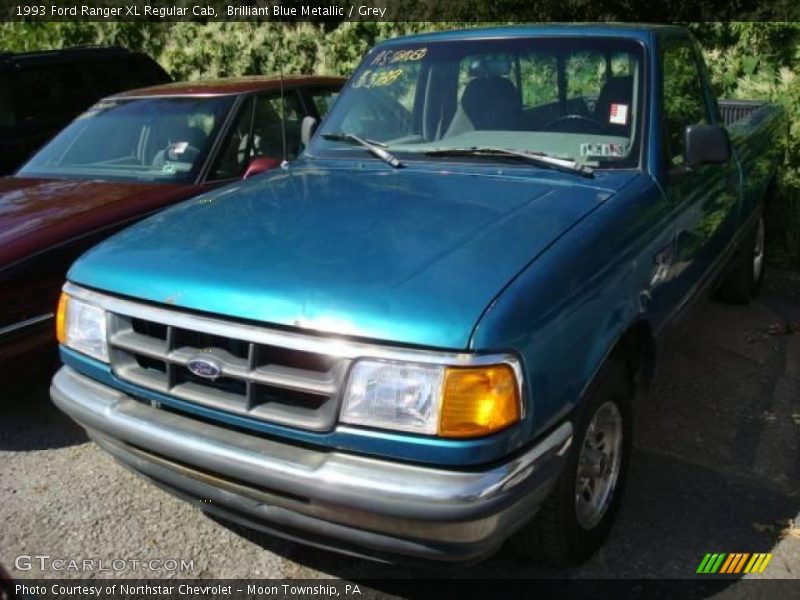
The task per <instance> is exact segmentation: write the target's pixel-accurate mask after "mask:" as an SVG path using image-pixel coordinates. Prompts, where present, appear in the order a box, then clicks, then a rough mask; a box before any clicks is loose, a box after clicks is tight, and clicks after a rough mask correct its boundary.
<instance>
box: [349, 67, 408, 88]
mask: <svg viewBox="0 0 800 600" xmlns="http://www.w3.org/2000/svg"><path fill="white" fill-rule="evenodd" d="M402 74H403V69H392V70H391V71H375V70H373V69H367V70H366V71H364V72H363V73H362V74H361V75H360V76H359V77H358V79H357V80H356V81H355V82H354V83H353V87H354V88H376V87H383V86H386V85H391V84H392V83H394V82H395V81H397V78H398V77H400V75H402Z"/></svg>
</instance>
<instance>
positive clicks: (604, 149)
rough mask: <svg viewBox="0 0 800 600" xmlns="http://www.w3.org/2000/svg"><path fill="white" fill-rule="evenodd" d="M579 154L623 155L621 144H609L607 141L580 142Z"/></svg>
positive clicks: (597, 155)
mask: <svg viewBox="0 0 800 600" xmlns="http://www.w3.org/2000/svg"><path fill="white" fill-rule="evenodd" d="M581 156H590V157H602V156H625V147H624V146H623V144H610V143H607V142H587V143H584V144H581Z"/></svg>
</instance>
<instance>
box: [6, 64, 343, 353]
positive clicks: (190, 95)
mask: <svg viewBox="0 0 800 600" xmlns="http://www.w3.org/2000/svg"><path fill="white" fill-rule="evenodd" d="M283 83H284V98H283V102H282V101H281V92H280V87H281V84H280V81H279V80H278V79H275V78H264V77H254V78H242V79H226V80H219V81H213V82H201V83H174V84H167V85H162V86H157V87H149V88H143V89H138V90H133V91H129V92H125V93H121V94H116V95H114V96H110V97H108V98H105V99H103V100H101V101H100V102H98V103H97V104H95V105H94V106H93V107H92V108H90V109H89V110H88V111H87V112H85V113H83V114H82V115H81V116H79V117H78V118H77V119H75V120H74V121H73V122H72V123H71V124H70V125H68V126H67V127H66V128H65V129H64V130H63V131H62V132H61V133H59V134H58V135H57V136H55V137H54V138H53V139H52V140H51V141H50V142H49V143H47V144H46V145H45V146H44V147H43V148H42V149H41V150H40V151H39V152H37V153H36V154H35V155H34V156H33V157H32V158H31V159H30V160H29V161H28V162H27V163H25V164H24V165H23V166H22V167H21V168H20V169H19V171H17V173H16V174H15V175H14V176H11V177H5V178H2V179H0V365H6V366H8V365H9V364H12V360H13V359H15V358H20V357H25V356H26V355H28V354H29V352H30V351H32V350H37V349H43V348H46V347H48V343H49V342H50V341H51V340H52V339H53V323H52V319H53V312H54V310H55V305H56V302H57V300H58V294H59V290H60V288H61V285H62V284H63V282H64V277H65V274H66V270H67V268H68V267H69V265H70V264H71V263H72V262H73V261H74V260H75V258H77V257H78V255H80V254H81V253H82V252H83V251H85V250H86V249H88V248H89V247H91V246H92V245H94V244H96V243H97V242H98V241H100V240H101V239H103V238H105V237H107V236H109V235H110V234H112V233H113V232H115V231H117V230H119V229H121V228H122V227H125V226H126V225H129V224H131V223H133V222H135V221H137V220H139V219H142V218H143V217H145V216H147V215H149V214H151V213H153V212H155V211H158V210H160V209H162V208H164V207H166V206H168V205H170V204H174V203H176V202H178V201H180V200H184V199H187V198H189V197H191V196H195V195H197V194H200V193H202V192H204V191H206V190H209V189H211V188H213V187H216V186H219V185H222V184H225V183H230V182H232V181H235V180H237V179H241V178H243V177H248V176H250V175H253V174H255V173H258V172H261V171H264V170H267V169H269V168H272V167H275V166H278V165H279V164H280V162H281V160H282V159H283V158H284V157H285V158H287V159H289V160H291V159H292V158H293V157H294V156H295V155H296V154H297V153H298V152H299V151H300V127H301V121H302V120H303V118H304V117H305V116H306V115H310V116H313V117H316V118H317V119H319V118H320V117H322V116H323V115H324V113H325V112H327V109H328V107H329V106H330V103H331V102H332V100H333V98H334V97H335V96H336V94H337V93H338V92H339V89H340V88H341V86H342V84H343V83H344V80H343V79H340V78H331V77H291V78H284V82H283ZM284 115H285V119H284V118H283V116H284ZM284 120H285V130H286V142H287V143H286V145H287V149H286V152H285V153H284V148H283V138H284V132H283V127H284V122H283V121H284ZM13 362H16V361H13Z"/></svg>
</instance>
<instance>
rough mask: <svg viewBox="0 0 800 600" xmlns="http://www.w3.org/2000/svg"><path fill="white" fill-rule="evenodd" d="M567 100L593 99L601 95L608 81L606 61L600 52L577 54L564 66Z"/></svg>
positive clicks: (570, 57)
mask: <svg viewBox="0 0 800 600" xmlns="http://www.w3.org/2000/svg"><path fill="white" fill-rule="evenodd" d="M564 70H565V75H566V78H567V98H584V99H588V98H592V99H595V98H597V96H599V95H600V90H601V88H602V87H603V84H604V83H605V81H606V59H605V57H604V56H603V55H602V54H601V53H600V52H591V51H587V52H576V53H573V54H570V55H569V56H568V57H567V60H566V64H565V66H564Z"/></svg>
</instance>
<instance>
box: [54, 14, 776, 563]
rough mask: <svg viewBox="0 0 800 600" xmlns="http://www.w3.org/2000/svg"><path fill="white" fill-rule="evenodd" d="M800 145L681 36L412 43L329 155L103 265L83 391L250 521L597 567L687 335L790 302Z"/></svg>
mask: <svg viewBox="0 0 800 600" xmlns="http://www.w3.org/2000/svg"><path fill="white" fill-rule="evenodd" d="M726 117H727V118H726ZM784 127H785V118H784V115H783V113H782V111H781V110H780V109H779V108H778V107H776V106H772V105H769V104H766V103H749V104H738V105H728V104H724V103H720V102H718V101H717V100H716V99H715V98H714V95H713V93H712V90H711V87H710V85H709V82H708V78H707V75H706V71H705V67H704V65H703V61H702V57H701V54H700V52H699V49H698V47H697V44H696V43H695V41H694V40H693V39H692V38H691V36H690V35H689V34H688V32H687V31H686V30H684V29H682V28H678V27H660V26H659V27H654V26H584V25H581V26H568V25H553V26H539V27H505V28H497V29H478V30H465V31H453V32H442V33H435V34H425V35H420V36H413V37H407V38H399V39H395V40H390V41H387V42H384V43H381V44H379V45H378V46H377V47H376V48H374V49H373V50H371V51H370V52H369V53H368V54H367V55H366V57H365V58H364V60H363V61H362V63H361V65H360V66H359V67H358V69H357V70H356V71H355V73H354V74H353V75H352V77H351V78H350V80H349V82H348V84H347V85H346V87H345V89H344V90H343V91H342V93H341V95H340V96H339V98H338V99H337V101H336V102H335V104H334V105H333V107H332V108H331V110H330V112H329V113H328V115H327V116H326V118H325V119H324V120H323V121H322V123H320V124H318V125H316V124H315V123H313V122H311V121H309V122H307V123H306V124H305V127H304V131H305V132H306V141H307V147H306V150H305V152H304V153H303V155H302V156H301V157H300V158H299V159H298V161H296V162H295V163H293V164H291V165H288V166H286V167H285V168H283V169H278V170H275V171H273V172H270V173H267V174H264V175H262V176H259V177H257V178H253V179H251V180H248V181H245V182H238V183H234V184H232V185H230V186H226V187H224V188H221V189H219V190H216V191H214V192H211V193H209V194H204V195H202V196H200V197H198V198H196V199H193V200H191V201H188V202H185V203H183V204H181V205H178V206H176V207H173V208H171V209H169V210H167V211H165V212H163V213H160V214H159V215H157V216H155V217H152V218H150V219H148V220H146V221H144V222H142V223H141V224H139V225H137V226H135V227H132V228H130V229H128V230H126V231H124V232H122V233H120V234H118V235H116V236H114V237H113V238H111V239H109V240H108V241H106V242H104V243H103V244H101V245H99V246H97V247H95V248H94V249H92V250H91V251H89V252H88V253H87V254H85V255H84V256H83V257H82V258H81V259H79V260H78V261H77V262H76V263H75V264H74V265H73V267H72V269H71V270H70V272H69V274H68V281H67V283H66V284H65V287H64V293H63V295H62V297H61V302H60V305H59V310H58V336H59V340H60V342H61V355H62V359H63V362H64V367H63V368H62V369H61V371H60V372H59V373H58V374H57V375H56V377H55V378H54V380H53V385H52V391H51V393H52V397H53V400H54V401H55V403H56V404H57V405H58V406H59V407H60V408H61V409H62V410H64V411H65V412H66V413H67V414H69V415H70V416H71V417H72V418H74V419H75V420H76V421H77V422H78V423H80V424H81V425H82V426H83V427H85V428H86V430H87V431H88V433H89V435H90V436H91V437H92V439H94V440H95V441H96V442H97V443H98V444H99V445H100V446H102V447H103V448H104V449H105V450H107V451H108V452H109V453H111V454H112V455H113V456H115V457H116V458H117V459H118V460H119V461H120V462H121V463H122V464H123V465H125V466H127V467H129V468H131V469H133V470H135V471H137V472H139V473H141V474H143V475H144V476H145V477H147V478H149V479H150V480H152V481H153V482H155V483H156V484H157V485H160V486H162V487H164V488H166V489H168V490H171V491H173V492H175V493H177V494H179V495H180V496H182V497H184V498H190V499H191V500H192V501H193V502H196V503H197V505H198V507H200V508H201V509H203V510H206V511H209V512H211V513H216V514H218V515H220V516H223V517H225V518H228V519H233V520H235V521H238V522H240V523H243V524H245V525H247V526H250V527H255V528H259V529H262V530H266V531H269V532H273V533H274V534H276V535H281V536H285V537H290V538H293V539H300V540H302V541H304V542H306V543H309V544H312V545H317V546H322V547H325V548H331V549H334V550H339V551H343V552H347V553H350V554H355V555H358V556H363V557H366V558H370V559H377V560H403V561H407V560H425V561H430V560H435V561H475V560H480V559H482V558H485V557H487V556H489V555H491V554H492V553H493V552H495V551H496V550H497V549H498V548H499V547H500V546H501V545H503V544H504V543H505V542H506V541H507V540H511V541H512V542H513V544H514V546H515V547H516V548H517V550H518V551H519V552H520V554H521V555H522V556H524V557H527V558H530V559H538V560H545V561H547V562H549V563H552V564H555V565H568V564H576V563H578V562H580V561H582V560H585V559H586V558H588V557H589V556H591V555H592V553H593V552H594V551H595V550H596V549H597V548H598V547H599V546H600V544H601V543H602V541H603V540H604V539H605V537H606V536H607V535H608V533H609V531H610V529H611V526H612V523H613V520H614V515H615V513H616V511H617V509H618V507H619V504H620V501H621V499H622V496H623V491H624V487H625V480H626V474H627V465H628V462H629V460H630V454H631V451H632V445H631V440H632V435H633V432H632V420H631V415H632V411H633V410H634V409H635V404H636V403H637V402H640V401H642V399H641V394H640V393H639V392H640V391H641V390H642V389H644V388H646V385H647V382H648V380H649V377H650V375H651V373H652V370H653V367H654V365H655V363H656V361H657V357H658V348H659V342H660V340H661V339H662V336H663V335H664V333H665V332H666V331H667V330H668V329H669V326H670V325H671V324H673V323H674V322H676V320H677V319H678V318H679V317H680V315H681V314H682V313H683V312H684V311H685V310H686V309H687V308H688V307H689V306H690V305H691V303H692V301H693V300H695V299H696V298H700V297H702V296H703V295H705V294H706V293H708V292H712V291H715V292H718V293H719V294H721V295H722V296H724V297H726V298H728V299H731V300H736V301H747V300H748V299H749V298H750V297H751V296H752V295H754V294H755V293H757V292H758V287H759V285H760V281H761V278H762V277H763V243H764V229H763V219H762V211H763V206H764V202H765V200H766V198H767V197H768V195H769V193H770V190H771V189H772V187H771V186H772V185H773V182H774V178H775V172H776V169H777V166H778V164H779V162H780V161H779V152H780V147H779V145H778V144H776V143H775V140H776V139H779V138H780V136H781V135H782V133H783V131H784V129H783V128H784ZM312 132H313V136H311V133H312Z"/></svg>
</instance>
